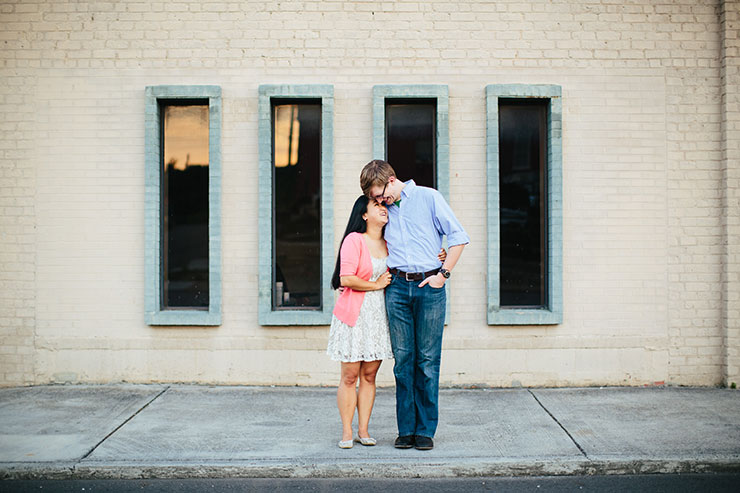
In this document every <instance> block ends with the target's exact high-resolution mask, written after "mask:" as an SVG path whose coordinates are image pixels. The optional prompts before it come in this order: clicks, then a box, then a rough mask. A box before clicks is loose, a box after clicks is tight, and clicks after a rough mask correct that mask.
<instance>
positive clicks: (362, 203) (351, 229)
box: [331, 195, 370, 289]
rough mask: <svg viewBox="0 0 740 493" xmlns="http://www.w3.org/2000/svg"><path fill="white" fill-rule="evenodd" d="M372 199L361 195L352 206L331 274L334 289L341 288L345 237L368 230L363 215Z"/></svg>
mask: <svg viewBox="0 0 740 493" xmlns="http://www.w3.org/2000/svg"><path fill="white" fill-rule="evenodd" d="M369 201H370V199H368V198H367V197H365V196H364V195H360V196H359V197H357V200H355V205H353V206H352V212H351V213H350V214H349V221H348V222H347V229H345V230H344V236H342V241H341V242H340V243H339V252H337V265H336V267H334V275H332V276H331V288H332V289H339V286H340V285H341V284H340V281H339V266H340V264H341V258H340V257H341V255H342V253H341V252H342V244H343V243H344V239H345V238H346V237H347V236H348V235H349V234H350V233H364V232H365V231H367V223H366V222H365V220H364V219H363V218H362V215H363V214H364V213H366V212H367V204H368V202H369Z"/></svg>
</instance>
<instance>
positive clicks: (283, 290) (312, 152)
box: [258, 85, 334, 325]
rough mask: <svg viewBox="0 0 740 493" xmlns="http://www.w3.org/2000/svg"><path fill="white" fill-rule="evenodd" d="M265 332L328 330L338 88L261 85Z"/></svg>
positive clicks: (261, 292)
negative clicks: (294, 327) (318, 327)
mask: <svg viewBox="0 0 740 493" xmlns="http://www.w3.org/2000/svg"><path fill="white" fill-rule="evenodd" d="M259 98H260V109H259V111H260V121H259V143H260V176H259V192H258V193H259V194H260V198H259V199H260V200H259V203H260V248H259V250H260V252H259V255H260V273H259V276H260V279H259V286H260V289H259V297H260V324H262V325H326V324H329V323H330V322H331V310H332V308H333V306H332V304H333V303H332V301H333V295H332V291H331V287H330V286H329V283H330V280H331V273H332V271H333V268H334V265H333V255H334V252H333V249H334V244H333V229H332V228H333V221H332V218H333V205H332V198H331V192H332V188H333V170H332V162H333V152H332V142H333V123H332V122H333V88H332V87H331V86H326V85H298V86H292V85H291V86H280V85H263V86H260V88H259Z"/></svg>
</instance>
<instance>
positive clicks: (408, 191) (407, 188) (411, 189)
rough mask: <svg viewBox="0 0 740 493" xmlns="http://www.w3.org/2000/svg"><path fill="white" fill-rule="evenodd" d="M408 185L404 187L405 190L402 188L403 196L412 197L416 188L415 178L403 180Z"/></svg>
mask: <svg viewBox="0 0 740 493" xmlns="http://www.w3.org/2000/svg"><path fill="white" fill-rule="evenodd" d="M403 183H404V184H405V185H406V186H405V187H403V190H401V198H404V196H405V197H411V194H412V193H414V190H415V189H416V182H415V181H414V180H409V181H405V182H403Z"/></svg>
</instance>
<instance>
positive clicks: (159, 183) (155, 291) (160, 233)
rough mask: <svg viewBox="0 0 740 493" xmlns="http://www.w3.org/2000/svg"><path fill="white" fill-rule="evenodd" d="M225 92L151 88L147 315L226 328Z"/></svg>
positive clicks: (157, 320)
mask: <svg viewBox="0 0 740 493" xmlns="http://www.w3.org/2000/svg"><path fill="white" fill-rule="evenodd" d="M220 130H221V89H220V88H219V87H215V86H150V87H147V88H146V167H147V172H146V195H147V197H146V248H147V253H146V255H147V262H146V278H147V279H146V313H147V323H149V324H150V325H219V324H220V323H221V248H220V191H221V181H220V176H221V163H220Z"/></svg>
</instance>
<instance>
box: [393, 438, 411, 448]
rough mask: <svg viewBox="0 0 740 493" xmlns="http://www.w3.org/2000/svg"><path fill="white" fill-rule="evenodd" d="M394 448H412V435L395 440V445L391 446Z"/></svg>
mask: <svg viewBox="0 0 740 493" xmlns="http://www.w3.org/2000/svg"><path fill="white" fill-rule="evenodd" d="M393 446H394V447H396V448H411V447H413V446H414V435H404V436H402V437H401V436H399V437H398V438H396V443H394V444H393Z"/></svg>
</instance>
